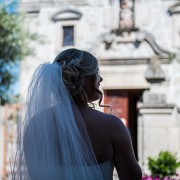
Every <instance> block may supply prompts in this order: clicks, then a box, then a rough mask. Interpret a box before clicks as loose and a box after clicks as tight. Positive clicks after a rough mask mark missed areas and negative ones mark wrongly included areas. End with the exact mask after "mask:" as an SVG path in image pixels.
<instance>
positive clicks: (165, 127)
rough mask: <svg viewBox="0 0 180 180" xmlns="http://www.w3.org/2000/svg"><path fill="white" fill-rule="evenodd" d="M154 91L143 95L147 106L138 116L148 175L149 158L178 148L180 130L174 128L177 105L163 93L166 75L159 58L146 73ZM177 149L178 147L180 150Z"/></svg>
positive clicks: (140, 145)
mask: <svg viewBox="0 0 180 180" xmlns="http://www.w3.org/2000/svg"><path fill="white" fill-rule="evenodd" d="M145 77H146V80H147V81H148V82H149V83H150V89H149V90H147V91H145V92H144V94H143V105H142V107H141V108H140V111H139V117H138V149H139V162H140V165H141V167H142V169H143V171H144V172H147V158H148V157H149V156H156V155H157V154H158V153H159V152H160V151H162V150H172V149H173V148H175V147H176V146H177V144H176V143H175V144H174V143H173V140H174V138H175V139H176V142H177V140H178V130H175V129H174V127H175V126H174V121H173V119H172V114H173V112H174V106H173V105H171V104H167V102H166V95H165V94H163V93H162V92H161V83H162V82H163V81H164V80H165V74H164V72H163V70H162V68H161V64H160V61H159V59H158V58H157V57H152V59H151V60H150V63H149V65H148V68H147V71H146V73H145ZM176 148H177V147H176Z"/></svg>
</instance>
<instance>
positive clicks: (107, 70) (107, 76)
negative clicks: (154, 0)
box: [100, 65, 149, 89]
mask: <svg viewBox="0 0 180 180" xmlns="http://www.w3.org/2000/svg"><path fill="white" fill-rule="evenodd" d="M146 69H147V66H146V65H131V66H126V65H121V66H120V65H119V66H118V65H116V66H101V67H100V74H101V76H102V77H103V81H102V83H101V84H102V87H103V89H147V88H149V84H148V83H147V81H146V79H145V78H144V74H145V71H146Z"/></svg>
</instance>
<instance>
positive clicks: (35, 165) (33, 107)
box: [11, 62, 103, 180]
mask: <svg viewBox="0 0 180 180" xmlns="http://www.w3.org/2000/svg"><path fill="white" fill-rule="evenodd" d="M11 165H12V166H11V168H12V179H13V180H20V179H21V180H29V179H31V180H101V179H103V177H102V174H101V171H100V168H99V165H98V163H97V160H96V157H95V154H94V151H93V148H92V145H91V142H90V140H89V136H88V133H87V130H86V127H85V124H84V121H83V118H82V116H81V114H80V112H79V110H78V108H77V106H76V104H75V103H74V102H73V99H72V97H71V96H70V94H69V93H68V90H67V89H66V87H65V85H64V82H63V78H62V65H61V64H60V63H57V62H56V63H46V64H42V65H40V66H39V67H38V68H37V69H36V71H35V73H34V75H33V77H32V80H31V83H30V86H29V89H28V95H27V101H26V107H25V112H24V117H23V118H22V122H21V123H20V125H19V133H18V146H17V150H16V153H15V157H14V160H13V162H12V164H11Z"/></svg>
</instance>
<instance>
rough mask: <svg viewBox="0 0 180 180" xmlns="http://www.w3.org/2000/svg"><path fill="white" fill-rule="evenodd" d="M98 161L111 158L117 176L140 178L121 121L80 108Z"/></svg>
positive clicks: (129, 142)
mask: <svg viewBox="0 0 180 180" xmlns="http://www.w3.org/2000/svg"><path fill="white" fill-rule="evenodd" d="M80 112H81V114H82V116H83V119H84V121H85V124H86V127H87V131H88V134H89V137H90V140H91V142H92V146H93V148H94V152H95V155H96V158H97V161H98V163H103V162H106V161H110V160H112V161H113V163H114V165H115V167H116V170H117V172H118V175H119V178H120V179H123V180H130V179H133V180H136V179H137V180H140V179H141V176H142V174H141V169H140V167H139V165H138V163H137V161H136V159H135V156H134V152H133V148H132V143H131V140H130V137H129V134H128V132H127V130H126V128H125V126H124V124H123V123H122V121H121V120H120V119H119V118H117V117H115V116H113V115H111V114H105V113H102V112H99V111H97V110H94V109H91V108H80Z"/></svg>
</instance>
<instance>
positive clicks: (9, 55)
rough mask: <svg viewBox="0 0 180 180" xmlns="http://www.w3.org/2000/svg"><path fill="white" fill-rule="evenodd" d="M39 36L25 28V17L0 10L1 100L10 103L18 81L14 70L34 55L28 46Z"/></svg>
mask: <svg viewBox="0 0 180 180" xmlns="http://www.w3.org/2000/svg"><path fill="white" fill-rule="evenodd" d="M37 38H38V36H37V34H32V33H30V32H29V31H28V30H27V29H25V26H24V16H23V15H21V14H8V13H7V12H6V11H5V10H4V9H0V99H1V102H2V103H4V102H6V101H8V98H7V92H8V89H9V87H10V85H11V84H12V83H14V81H15V80H16V77H15V76H14V74H13V68H14V67H15V66H16V65H17V63H18V62H19V61H20V60H22V59H23V58H24V57H25V56H27V55H30V54H32V52H33V49H32V48H30V46H29V45H28V44H29V43H28V42H29V41H30V40H35V39H37Z"/></svg>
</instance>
